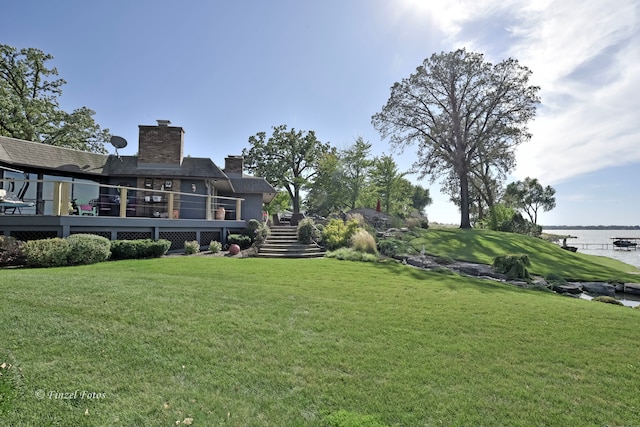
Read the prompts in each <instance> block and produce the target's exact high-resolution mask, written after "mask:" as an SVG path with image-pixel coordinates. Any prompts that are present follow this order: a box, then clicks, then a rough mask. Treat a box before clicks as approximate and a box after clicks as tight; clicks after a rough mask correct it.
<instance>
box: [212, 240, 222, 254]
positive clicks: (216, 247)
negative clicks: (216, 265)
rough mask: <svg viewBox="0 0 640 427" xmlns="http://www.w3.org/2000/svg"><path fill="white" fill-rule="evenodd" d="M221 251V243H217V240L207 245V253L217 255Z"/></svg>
mask: <svg viewBox="0 0 640 427" xmlns="http://www.w3.org/2000/svg"><path fill="white" fill-rule="evenodd" d="M221 250H222V243H220V242H218V241H217V240H212V241H211V243H209V252H212V253H214V254H217V253H218V252H220V251H221Z"/></svg>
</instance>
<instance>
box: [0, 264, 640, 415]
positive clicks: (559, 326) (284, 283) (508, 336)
mask: <svg viewBox="0 0 640 427" xmlns="http://www.w3.org/2000/svg"><path fill="white" fill-rule="evenodd" d="M0 296H1V297H0V313H1V318H0V320H1V321H0V337H1V338H0V359H5V360H6V361H7V362H10V363H14V364H15V366H18V367H19V368H20V369H21V374H20V375H14V376H13V377H11V378H12V380H11V381H9V382H8V383H9V384H10V385H11V387H12V389H13V391H15V393H14V394H12V393H8V394H9V395H12V396H13V397H12V400H11V401H10V402H9V403H8V404H7V402H4V406H3V405H0V417H4V422H3V423H2V424H3V425H7V424H9V425H20V426H22V425H24V426H49V425H52V426H53V425H55V426H58V425H59V426H71V425H73V426H81V425H87V426H103V425H126V426H150V425H153V426H175V425H176V422H177V421H179V422H180V424H179V425H184V423H183V422H184V421H185V420H186V421H187V423H189V422H190V421H192V425H195V426H216V425H236V426H252V425H256V426H263V425H264V426H267V425H268V426H295V425H317V426H326V425H345V426H346V425H352V426H353V425H390V426H392V425H398V426H420V425H426V426H441V425H444V426H480V425H482V426H504V425H508V426H531V425H549V426H574V425H580V426H605V425H608V426H634V425H640V403H639V402H640V400H639V397H638V396H639V395H640V362H639V361H638V354H640V310H634V309H630V308H627V307H620V306H613V305H609V304H602V303H597V302H591V301H585V300H576V299H571V298H567V297H562V296H558V295H555V294H551V293H545V292H539V291H526V290H521V289H518V288H515V287H511V286H508V285H503V284H498V283H494V282H489V281H481V280H475V279H469V278H462V277H460V276H456V275H451V274H442V273H434V272H424V271H420V270H416V269H412V268H410V267H406V266H402V265H399V264H395V263H387V264H365V263H353V262H347V261H337V260H333V259H317V260H266V259H257V258H250V259H231V258H223V257H218V258H208V257H173V258H163V259H155V260H144V261H119V262H109V263H103V264H97V265H91V266H83V267H67V268H57V269H39V270H37V269H31V270H30V269H15V270H2V271H0ZM2 362H3V360H0V365H2ZM12 372H15V368H14V370H13V371H12ZM0 381H2V380H0ZM1 384H2V383H1V382H0V385H1ZM4 384H5V385H6V384H7V381H6V380H5V383H4ZM1 390H3V388H1V387H0V391H1ZM5 390H6V388H5ZM76 391H77V392H76ZM82 392H85V394H84V396H83V394H82ZM63 393H68V396H65V395H64V394H63ZM91 393H96V395H95V396H94V397H96V398H94V399H88V394H91ZM5 395H7V393H5ZM92 396H93V395H92ZM63 397H71V398H70V399H64V398H63ZM0 403H2V401H1V400H0ZM3 407H4V408H5V409H4V412H2V411H1V409H2V408H3ZM339 420H342V424H340V422H339ZM349 421H350V422H351V423H349ZM358 421H360V423H358Z"/></svg>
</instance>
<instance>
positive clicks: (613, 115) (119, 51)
mask: <svg viewBox="0 0 640 427" xmlns="http://www.w3.org/2000/svg"><path fill="white" fill-rule="evenodd" d="M0 43H1V44H8V45H10V46H13V47H16V48H23V47H34V48H38V49H40V50H42V51H44V52H45V53H48V54H51V55H52V56H53V57H54V60H53V61H52V62H51V65H55V66H56V68H57V69H58V72H59V77H61V78H63V79H64V80H66V82H67V84H66V85H65V86H64V87H63V93H62V95H61V97H60V99H59V101H60V105H61V107H62V109H64V110H65V111H73V110H74V109H76V108H80V107H83V106H84V107H88V108H90V109H92V110H94V111H95V112H96V114H95V116H94V119H95V120H96V122H97V123H98V124H99V125H100V126H101V127H102V128H108V129H109V131H110V132H111V133H112V134H113V135H118V136H122V137H124V138H125V139H126V140H127V141H128V142H129V145H128V147H127V148H125V149H121V150H119V152H120V154H126V155H131V154H135V153H136V151H137V142H138V125H155V124H156V120H157V119H167V120H171V124H172V126H181V127H183V128H184V130H185V154H188V155H191V156H193V157H208V158H211V159H212V160H213V161H214V162H215V163H217V164H218V165H221V166H222V165H224V158H225V157H226V156H228V155H237V154H240V153H241V152H242V149H243V148H250V145H249V143H248V139H249V137H250V136H252V135H255V134H256V133H258V132H266V133H267V135H270V133H271V130H272V127H273V126H278V125H281V124H285V125H287V126H288V127H289V128H295V129H296V130H303V131H309V130H313V131H314V132H315V133H316V136H317V138H318V139H319V140H321V141H323V142H330V143H331V145H332V146H334V147H337V148H338V149H344V148H347V147H349V146H350V145H352V144H353V143H354V142H355V140H356V138H358V137H362V138H363V139H364V140H365V141H368V142H369V143H371V144H372V154H373V155H375V156H379V155H382V154H390V155H392V156H393V157H394V158H395V160H396V162H397V164H398V166H399V169H400V170H401V171H409V170H410V169H411V166H412V163H413V162H414V161H415V157H416V148H415V147H408V148H406V149H405V150H404V151H403V152H399V151H397V150H394V149H393V147H391V146H390V145H389V142H388V141H387V140H382V139H381V137H380V135H379V133H378V132H377V131H376V130H375V129H374V128H373V126H372V125H371V116H372V115H374V114H375V113H377V112H379V111H380V110H381V109H382V107H383V105H384V104H385V103H386V102H387V100H388V98H389V95H390V88H391V86H392V85H393V84H394V83H395V82H398V81H400V80H402V79H403V78H406V77H409V75H411V74H412V73H413V72H415V69H416V68H417V67H418V66H419V65H421V64H422V62H423V61H424V60H425V59H426V58H428V57H430V56H431V55H432V54H434V53H441V52H449V51H453V50H455V49H458V48H462V47H464V48H466V49H467V50H469V51H473V52H479V53H482V54H484V55H485V59H486V60H487V61H489V62H492V63H497V62H500V61H502V60H504V59H507V58H514V59H517V60H518V61H519V62H520V64H521V65H524V66H527V67H528V68H530V69H531V70H532V72H533V74H532V80H531V83H532V84H535V85H538V86H540V87H541V91H540V96H541V98H542V102H541V104H540V105H539V108H538V112H537V117H536V119H535V120H534V121H533V122H531V123H530V124H529V129H530V131H531V133H532V135H533V136H532V138H531V140H530V141H528V142H526V143H524V144H522V145H521V146H520V147H519V148H518V151H517V160H518V163H517V168H516V169H515V170H514V171H512V173H511V175H510V177H509V180H508V182H511V181H515V180H522V179H524V178H525V177H528V176H529V177H536V178H538V179H539V181H540V182H541V183H542V184H543V185H545V186H546V185H551V186H552V187H554V188H555V189H556V205H557V206H556V208H555V209H553V210H551V211H550V212H541V213H539V218H538V223H539V224H542V225H547V226H549V225H614V224H615V225H638V224H640V218H639V216H640V190H638V183H639V182H640V174H638V172H640V149H639V148H640V2H638V1H637V0H606V1H605V0H591V1H589V2H585V1H578V0H539V1H538V0H528V1H527V0H448V1H440V2H434V1H428V0H322V1H320V0H316V1H309V0H269V1H260V0H251V1H249V0H236V1H232V2H231V1H221V0H185V1H180V2H177V1H169V0H109V1H102V2H94V1H85V0H62V1H58V2H52V1H45V0H40V1H36V0H21V1H19V2H18V1H12V2H5V4H4V5H3V7H2V14H0ZM107 148H109V149H110V152H114V150H113V148H112V147H110V146H108V147H107ZM407 178H408V179H410V180H411V181H412V182H414V183H415V184H419V185H421V186H423V187H425V188H429V190H430V192H431V195H432V198H433V199H434V202H433V204H432V205H430V206H429V207H427V209H426V210H427V214H428V216H429V219H430V221H432V222H439V223H450V224H459V223H460V213H459V210H458V209H457V207H456V206H454V205H453V204H452V203H450V202H449V201H448V196H446V195H443V194H441V193H440V184H439V183H438V182H435V183H433V184H431V183H430V181H429V178H428V177H427V178H422V179H420V178H419V176H418V175H416V174H413V175H408V176H407Z"/></svg>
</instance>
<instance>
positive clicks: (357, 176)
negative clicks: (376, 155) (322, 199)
mask: <svg viewBox="0 0 640 427" xmlns="http://www.w3.org/2000/svg"><path fill="white" fill-rule="evenodd" d="M370 153H371V144H370V143H368V142H365V141H364V139H362V137H359V138H357V139H356V141H355V142H354V143H353V145H352V146H350V147H349V148H347V149H346V150H344V151H342V152H341V153H340V160H341V164H342V174H343V179H342V184H343V186H344V188H343V190H344V191H345V192H346V193H347V194H348V197H349V205H350V206H349V207H350V208H351V209H355V208H356V203H357V202H358V200H359V199H360V196H361V195H362V191H363V190H364V188H365V186H366V184H367V182H366V180H367V173H368V171H369V168H371V165H372V164H373V160H372V159H370V158H369V155H370Z"/></svg>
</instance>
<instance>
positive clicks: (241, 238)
mask: <svg viewBox="0 0 640 427" xmlns="http://www.w3.org/2000/svg"><path fill="white" fill-rule="evenodd" d="M227 243H228V244H230V245H234V244H235V245H238V246H240V249H247V248H249V247H250V246H251V243H252V241H251V237H249V236H247V235H246V234H229V236H228V237H227Z"/></svg>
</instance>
